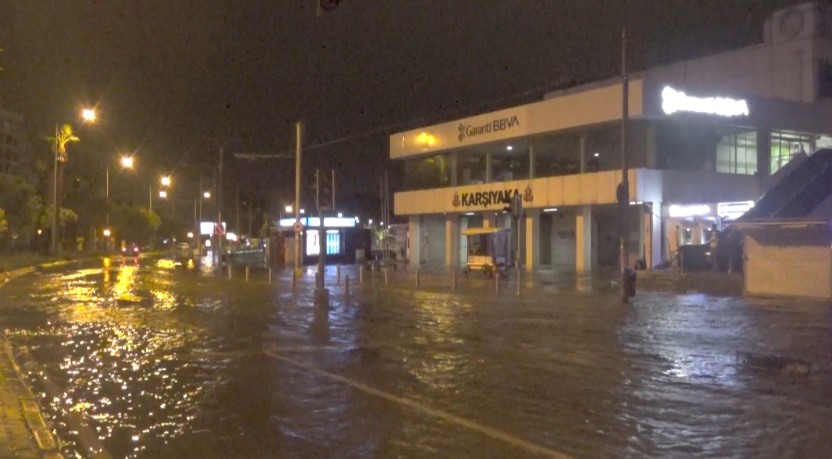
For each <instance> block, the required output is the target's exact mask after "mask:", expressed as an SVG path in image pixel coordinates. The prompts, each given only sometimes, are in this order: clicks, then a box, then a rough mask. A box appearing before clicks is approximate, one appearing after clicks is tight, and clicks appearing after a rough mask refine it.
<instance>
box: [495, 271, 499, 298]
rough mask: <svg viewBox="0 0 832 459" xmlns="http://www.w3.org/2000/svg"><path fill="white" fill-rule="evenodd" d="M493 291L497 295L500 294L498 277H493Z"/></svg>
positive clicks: (497, 275)
mask: <svg viewBox="0 0 832 459" xmlns="http://www.w3.org/2000/svg"><path fill="white" fill-rule="evenodd" d="M494 290H495V291H496V292H497V295H499V294H500V275H499V274H495V275H494Z"/></svg>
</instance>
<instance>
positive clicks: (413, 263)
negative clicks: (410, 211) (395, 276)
mask: <svg viewBox="0 0 832 459" xmlns="http://www.w3.org/2000/svg"><path fill="white" fill-rule="evenodd" d="M407 241H408V247H407V258H408V260H409V263H410V267H411V268H413V269H418V268H419V264H420V263H421V260H422V225H421V218H420V217H419V216H418V215H414V216H411V217H410V220H409V221H408V223H407Z"/></svg>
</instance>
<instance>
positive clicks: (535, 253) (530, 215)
mask: <svg viewBox="0 0 832 459" xmlns="http://www.w3.org/2000/svg"><path fill="white" fill-rule="evenodd" d="M524 226H525V228H524V232H525V233H526V240H525V243H526V271H533V270H535V269H537V268H539V267H540V209H529V210H527V211H526V221H525V224H524Z"/></svg>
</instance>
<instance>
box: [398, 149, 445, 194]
mask: <svg viewBox="0 0 832 459" xmlns="http://www.w3.org/2000/svg"><path fill="white" fill-rule="evenodd" d="M448 158H449V157H448V155H447V154H444V155H435V156H428V157H426V158H417V159H409V160H406V161H405V163H404V177H405V178H404V189H405V190H424V189H429V188H443V187H447V186H450V185H451V168H450V162H449V159H448Z"/></svg>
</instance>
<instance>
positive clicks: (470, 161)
mask: <svg viewBox="0 0 832 459" xmlns="http://www.w3.org/2000/svg"><path fill="white" fill-rule="evenodd" d="M486 160H487V154H486V153H472V152H459V155H458V156H457V164H456V174H457V177H456V183H457V184H458V185H476V184H479V183H486V182H487V181H488V178H487V177H486Z"/></svg>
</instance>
